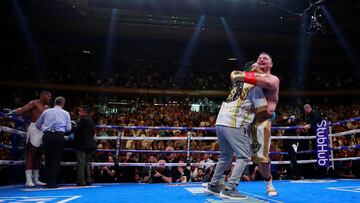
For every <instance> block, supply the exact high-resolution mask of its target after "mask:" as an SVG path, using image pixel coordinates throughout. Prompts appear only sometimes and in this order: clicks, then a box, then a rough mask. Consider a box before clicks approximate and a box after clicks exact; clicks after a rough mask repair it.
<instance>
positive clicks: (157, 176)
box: [144, 159, 172, 183]
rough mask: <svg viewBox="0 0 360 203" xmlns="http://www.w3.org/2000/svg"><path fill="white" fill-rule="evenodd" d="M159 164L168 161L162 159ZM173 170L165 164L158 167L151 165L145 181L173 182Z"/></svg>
mask: <svg viewBox="0 0 360 203" xmlns="http://www.w3.org/2000/svg"><path fill="white" fill-rule="evenodd" d="M158 163H159V164H165V163H166V161H165V160H163V159H160V160H159V162H158ZM171 182H172V177H171V171H170V170H169V169H168V168H166V167H165V166H158V167H156V168H152V167H150V170H149V173H148V175H147V176H145V178H144V183H171Z"/></svg>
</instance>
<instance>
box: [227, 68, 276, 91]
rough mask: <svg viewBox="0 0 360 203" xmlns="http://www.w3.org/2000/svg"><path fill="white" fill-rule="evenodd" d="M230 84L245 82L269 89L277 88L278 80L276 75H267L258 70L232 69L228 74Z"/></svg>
mask: <svg viewBox="0 0 360 203" xmlns="http://www.w3.org/2000/svg"><path fill="white" fill-rule="evenodd" d="M230 79H231V82H232V84H235V83H237V82H245V83H248V84H252V85H255V86H258V87H261V88H265V89H269V90H277V89H279V85H280V80H279V78H277V77H276V76H269V75H266V74H264V73H259V72H244V71H236V70H235V71H233V72H231V74H230Z"/></svg>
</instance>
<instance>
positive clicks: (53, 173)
mask: <svg viewBox="0 0 360 203" xmlns="http://www.w3.org/2000/svg"><path fill="white" fill-rule="evenodd" d="M54 105H55V107H54V108H51V109H47V110H45V111H43V113H42V114H41V116H40V117H39V119H38V120H37V121H36V123H35V125H36V128H38V129H39V130H40V129H42V130H43V132H44V136H43V138H42V139H43V144H44V149H45V174H46V178H47V185H46V187H48V188H56V187H57V184H56V178H57V175H58V173H59V169H60V161H61V159H62V153H63V150H64V142H65V140H64V133H65V132H68V131H70V130H71V120H70V114H69V113H68V112H67V111H65V110H63V108H64V105H65V98H64V97H57V98H56V99H55V102H54Z"/></svg>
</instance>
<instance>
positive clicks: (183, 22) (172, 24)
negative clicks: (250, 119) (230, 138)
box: [0, 0, 360, 45]
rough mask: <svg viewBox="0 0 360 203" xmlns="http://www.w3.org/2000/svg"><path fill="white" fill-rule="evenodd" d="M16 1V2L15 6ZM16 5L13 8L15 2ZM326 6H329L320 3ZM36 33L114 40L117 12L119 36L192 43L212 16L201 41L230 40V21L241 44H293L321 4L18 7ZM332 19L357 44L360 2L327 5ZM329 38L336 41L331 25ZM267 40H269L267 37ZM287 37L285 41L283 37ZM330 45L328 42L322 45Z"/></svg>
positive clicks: (331, 0)
mask: <svg viewBox="0 0 360 203" xmlns="http://www.w3.org/2000/svg"><path fill="white" fill-rule="evenodd" d="M14 1H15V0H14ZM14 1H13V2H14ZM320 1H323V0H320ZM10 2H11V1H2V2H0V9H1V10H0V18H1V20H0V23H1V26H2V27H3V28H4V29H3V30H5V32H3V34H6V33H7V34H8V35H10V36H11V35H13V34H14V29H18V28H17V27H16V26H17V23H16V20H15V18H16V16H14V8H13V5H12V4H11V3H10ZM18 2H19V3H20V7H21V8H22V11H23V13H24V16H25V17H26V19H27V21H28V22H29V24H30V27H31V29H32V30H33V31H34V32H35V33H36V32H38V33H45V34H44V35H48V34H49V33H55V34H56V33H57V34H58V35H60V36H62V35H73V36H76V35H79V36H82V35H87V36H89V35H92V36H104V37H106V36H107V34H108V27H109V23H110V20H111V18H112V16H113V12H114V8H116V9H117V12H116V20H117V22H118V24H117V25H118V26H119V29H118V30H120V31H119V32H118V33H116V34H115V35H116V36H120V37H126V38H145V39H146V38H149V39H151V38H160V39H170V40H185V41H186V40H188V38H189V35H191V33H192V32H193V30H194V27H195V25H196V24H197V22H198V20H199V17H200V16H201V15H206V21H205V22H204V24H203V25H202V30H203V31H204V32H205V33H206V34H205V35H204V36H203V37H202V38H201V39H200V40H205V41H209V42H216V41H220V42H221V41H224V40H226V37H225V33H224V28H223V25H222V24H221V21H220V17H224V18H226V19H227V22H228V24H229V27H230V29H231V30H232V31H233V32H234V33H235V36H236V37H237V39H239V42H240V43H241V42H243V43H253V42H262V43H280V44H285V45H286V44H293V42H295V41H296V40H297V37H298V34H297V33H298V32H299V29H307V28H301V26H300V24H301V16H299V15H298V14H304V11H307V13H308V14H309V15H313V8H314V7H311V4H310V2H311V3H316V0H309V1H308V0H291V1H289V0H221V1H220V0H47V1H43V0H28V1H18ZM321 5H325V6H326V7H327V8H328V9H329V10H330V11H331V13H332V15H333V16H334V18H335V19H336V22H337V23H338V24H339V26H340V28H341V29H342V30H343V31H344V32H345V33H347V37H348V38H350V39H351V38H355V39H356V38H357V35H358V34H359V30H360V0H346V1H343V0H327V1H325V2H324V3H323V4H321ZM322 24H323V26H324V27H325V29H326V33H325V34H324V36H323V38H325V39H329V40H331V38H332V37H333V33H332V31H331V28H330V27H329V25H328V24H327V23H326V22H325V23H322ZM264 35H266V37H264ZM279 36H281V37H279ZM320 43H323V44H328V43H327V42H326V41H325V42H320Z"/></svg>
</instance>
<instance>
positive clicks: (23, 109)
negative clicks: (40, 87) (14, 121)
mask: <svg viewBox="0 0 360 203" xmlns="http://www.w3.org/2000/svg"><path fill="white" fill-rule="evenodd" d="M34 107H35V102H34V101H30V102H29V103H28V104H26V105H25V106H23V107H20V108H17V109H15V112H16V115H21V114H23V113H25V112H26V111H29V110H30V109H32V108H34Z"/></svg>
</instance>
